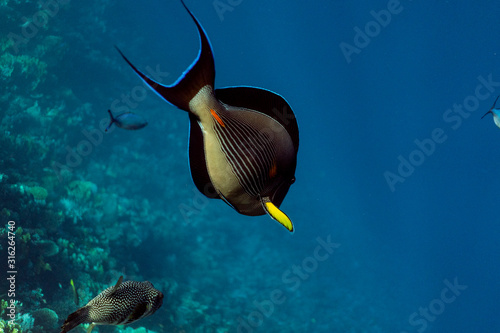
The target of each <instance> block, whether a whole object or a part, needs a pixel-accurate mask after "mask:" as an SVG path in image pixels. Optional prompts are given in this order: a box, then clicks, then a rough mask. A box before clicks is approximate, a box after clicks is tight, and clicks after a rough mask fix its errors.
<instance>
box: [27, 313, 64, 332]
mask: <svg viewBox="0 0 500 333" xmlns="http://www.w3.org/2000/svg"><path fill="white" fill-rule="evenodd" d="M33 318H35V325H36V326H38V327H39V328H40V329H42V330H45V331H52V330H54V329H56V328H58V320H59V317H58V316H57V313H55V311H54V310H51V309H47V308H43V309H39V310H36V311H35V312H33Z"/></svg>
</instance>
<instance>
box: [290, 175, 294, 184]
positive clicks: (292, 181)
mask: <svg viewBox="0 0 500 333" xmlns="http://www.w3.org/2000/svg"><path fill="white" fill-rule="evenodd" d="M293 183H295V177H293V178H292V179H290V185H291V184H293Z"/></svg>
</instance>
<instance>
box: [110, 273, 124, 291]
mask: <svg viewBox="0 0 500 333" xmlns="http://www.w3.org/2000/svg"><path fill="white" fill-rule="evenodd" d="M122 282H123V275H121V276H120V278H119V279H118V281H117V282H116V284H115V286H114V287H113V289H111V291H110V293H109V295H113V294H114V293H115V292H116V291H117V290H118V288H120V286H121V284H122Z"/></svg>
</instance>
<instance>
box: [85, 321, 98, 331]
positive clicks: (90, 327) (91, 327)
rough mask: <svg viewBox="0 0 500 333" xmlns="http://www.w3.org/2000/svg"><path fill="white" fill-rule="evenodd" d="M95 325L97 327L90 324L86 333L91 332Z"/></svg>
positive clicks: (94, 324)
mask: <svg viewBox="0 0 500 333" xmlns="http://www.w3.org/2000/svg"><path fill="white" fill-rule="evenodd" d="M96 325H97V324H96V323H92V324H90V326H89V328H88V329H87V333H90V332H92V330H93V329H94V327H95V326H96Z"/></svg>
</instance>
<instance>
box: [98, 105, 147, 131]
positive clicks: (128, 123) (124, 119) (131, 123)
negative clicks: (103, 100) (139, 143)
mask: <svg viewBox="0 0 500 333" xmlns="http://www.w3.org/2000/svg"><path fill="white" fill-rule="evenodd" d="M108 112H109V116H110V117H111V121H110V122H109V125H108V127H106V129H105V132H107V131H108V129H109V128H110V127H111V125H113V124H116V126H118V127H120V128H123V129H127V130H138V129H141V128H143V127H145V126H146V125H147V124H148V122H147V121H146V119H144V118H143V117H141V116H139V115H137V114H135V113H132V112H125V113H121V114H119V115H118V116H116V117H114V116H113V114H112V113H111V110H108Z"/></svg>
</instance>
